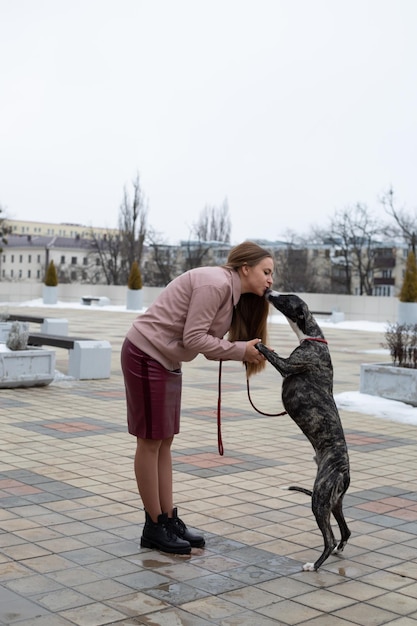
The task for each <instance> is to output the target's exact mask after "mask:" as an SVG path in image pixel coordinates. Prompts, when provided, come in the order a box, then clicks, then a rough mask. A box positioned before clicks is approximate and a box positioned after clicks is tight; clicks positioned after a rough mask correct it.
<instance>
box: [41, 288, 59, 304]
mask: <svg viewBox="0 0 417 626" xmlns="http://www.w3.org/2000/svg"><path fill="white" fill-rule="evenodd" d="M42 298H43V303H44V304H56V303H57V302H58V287H49V286H48V285H43V288H42Z"/></svg>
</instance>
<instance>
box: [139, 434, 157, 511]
mask: <svg viewBox="0 0 417 626" xmlns="http://www.w3.org/2000/svg"><path fill="white" fill-rule="evenodd" d="M161 445H162V440H153V439H140V438H139V437H138V439H137V447H136V455H135V476H136V482H137V484H138V490H139V494H140V497H141V499H142V502H143V506H144V508H145V511H146V512H147V513H148V514H149V515H150V516H151V518H152V520H153V521H154V522H156V521H157V520H158V515H160V514H161V513H162V509H161V503H160V499H159V450H160V448H161Z"/></svg>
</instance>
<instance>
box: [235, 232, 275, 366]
mask: <svg viewBox="0 0 417 626" xmlns="http://www.w3.org/2000/svg"><path fill="white" fill-rule="evenodd" d="M265 258H271V259H273V256H272V254H271V252H269V250H266V249H265V248H262V247H261V246H258V244H256V243H253V242H252V241H244V242H243V243H240V244H239V245H238V246H235V247H234V248H232V249H231V250H230V252H229V256H228V257H227V262H226V263H225V265H224V267H227V268H229V269H231V270H235V271H236V272H237V271H238V269H239V268H240V267H242V266H243V265H249V266H250V267H254V266H255V265H257V264H258V263H260V261H262V260H263V259H265ZM268 313H269V303H268V301H267V300H266V299H265V298H264V297H263V296H257V295H256V294H255V293H242V295H241V296H240V298H239V302H238V303H237V306H236V307H235V308H234V310H233V318H232V324H231V326H230V330H229V335H228V339H229V341H250V340H251V339H256V338H259V339H260V340H261V341H262V343H267V320H268ZM264 367H265V361H262V362H261V363H259V364H255V363H247V364H246V373H247V376H248V377H249V376H251V375H252V374H257V373H258V372H260V371H261V370H262V369H263V368H264Z"/></svg>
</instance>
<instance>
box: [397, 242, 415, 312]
mask: <svg viewBox="0 0 417 626" xmlns="http://www.w3.org/2000/svg"><path fill="white" fill-rule="evenodd" d="M400 301H401V302H417V264H416V256H415V254H414V252H413V251H412V250H410V252H409V253H408V256H407V264H406V267H405V273H404V280H403V284H402V287H401V291H400Z"/></svg>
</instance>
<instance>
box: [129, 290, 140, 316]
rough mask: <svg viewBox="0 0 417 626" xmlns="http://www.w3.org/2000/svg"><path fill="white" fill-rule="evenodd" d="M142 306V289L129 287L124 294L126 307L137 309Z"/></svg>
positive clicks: (132, 309)
mask: <svg viewBox="0 0 417 626" xmlns="http://www.w3.org/2000/svg"><path fill="white" fill-rule="evenodd" d="M141 308H142V289H129V288H128V290H127V294H126V309H127V310H128V311H138V310H139V309H141Z"/></svg>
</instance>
